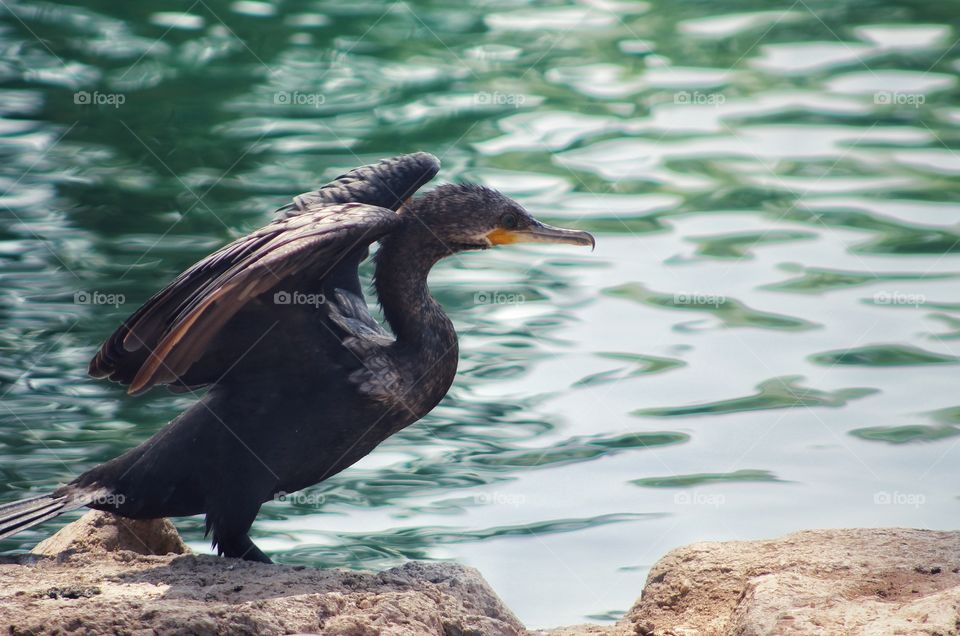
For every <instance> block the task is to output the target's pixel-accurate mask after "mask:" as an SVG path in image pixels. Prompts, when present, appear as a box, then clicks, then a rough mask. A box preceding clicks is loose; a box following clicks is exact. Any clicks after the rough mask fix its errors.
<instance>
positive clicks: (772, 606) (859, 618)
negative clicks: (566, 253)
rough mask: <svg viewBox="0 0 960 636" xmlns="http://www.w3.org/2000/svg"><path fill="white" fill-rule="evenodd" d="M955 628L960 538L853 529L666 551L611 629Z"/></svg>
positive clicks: (780, 635)
mask: <svg viewBox="0 0 960 636" xmlns="http://www.w3.org/2000/svg"><path fill="white" fill-rule="evenodd" d="M958 624H960V533H958V532H933V531H928V530H905V529H853V530H810V531H805V532H798V533H795V534H791V535H788V536H786V537H783V538H781V539H773V540H769V541H743V542H723V543H697V544H693V545H690V546H686V547H683V548H679V549H676V550H673V551H671V552H670V553H668V554H667V555H666V556H665V557H663V558H662V559H661V560H660V561H658V562H657V563H656V564H655V565H654V567H653V569H652V570H651V571H650V576H649V577H648V579H647V584H646V587H645V588H644V590H643V595H642V597H641V599H640V600H639V601H637V603H636V604H635V605H634V606H633V608H632V609H631V610H630V611H629V612H628V614H627V616H626V617H625V618H624V619H623V621H621V623H620V625H618V627H621V628H629V629H632V630H634V631H632V632H628V633H637V634H645V635H646V634H650V635H655V636H692V635H696V636H700V635H703V636H708V635H714V634H716V635H724V636H725V635H727V634H730V635H733V634H736V635H738V636H759V635H761V634H762V635H767V634H770V635H774V634H775V635H777V636H792V635H797V636H799V635H801V634H803V635H808V634H826V635H831V636H832V635H838V636H839V635H844V634H864V635H870V636H873V635H876V636H880V635H886V634H890V635H894V634H903V635H905V636H907V635H921V634H923V635H929V636H934V635H940V636H947V635H955V634H958Z"/></svg>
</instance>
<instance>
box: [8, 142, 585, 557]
mask: <svg viewBox="0 0 960 636" xmlns="http://www.w3.org/2000/svg"><path fill="white" fill-rule="evenodd" d="M438 170H439V163H438V162H437V160H436V158H435V157H433V156H432V155H429V154H427V153H415V154H411V155H404V156H400V157H395V158H393V159H387V160H384V161H381V162H380V163H378V164H374V165H370V166H363V167H360V168H357V169H355V170H352V171H350V172H348V173H346V174H345V175H343V176H341V177H339V178H338V179H336V180H335V181H333V182H331V183H330V184H328V185H326V186H324V187H323V188H321V189H319V190H317V191H315V192H310V193H306V194H302V195H300V196H298V197H296V198H295V199H294V200H293V201H292V202H291V203H290V204H288V205H286V206H284V207H282V208H280V210H279V211H278V218H277V220H276V221H274V222H272V223H270V224H268V225H266V226H264V227H263V228H260V229H259V230H256V231H254V232H252V233H251V234H249V235H247V236H245V237H243V238H241V239H238V240H236V241H234V242H233V243H230V244H229V245H227V246H225V247H223V248H222V249H220V250H218V251H217V252H215V253H213V254H211V255H210V256H208V257H207V258H205V259H203V260H202V261H200V262H199V263H197V264H196V265H194V266H192V267H191V268H189V269H188V270H186V271H185V272H184V273H183V274H181V275H180V276H178V277H177V278H176V279H175V280H174V281H173V282H172V283H171V284H170V285H168V286H167V287H166V288H164V289H163V290H162V291H160V292H159V293H157V294H156V295H154V296H153V297H152V298H150V299H149V300H148V301H147V302H146V303H145V304H144V305H143V306H142V307H141V308H140V309H138V310H137V311H136V312H134V314H133V315H131V316H130V317H129V318H128V319H127V320H126V321H124V323H123V324H122V325H121V326H120V327H119V328H118V329H117V331H116V332H114V334H113V335H111V336H110V337H109V338H108V339H107V341H106V342H105V343H104V344H103V345H102V346H101V348H100V350H99V351H98V352H97V354H96V356H95V357H94V359H93V360H92V362H91V363H90V374H91V375H93V376H94V377H100V378H102V377H106V378H110V379H111V380H114V381H116V382H120V383H122V384H124V385H127V386H128V390H129V392H130V393H134V394H135V393H140V392H142V391H146V390H148V389H149V388H151V387H153V386H155V385H159V384H165V385H168V386H170V387H171V388H173V389H175V390H182V391H195V390H197V389H199V388H201V387H207V389H208V390H207V391H206V392H205V393H204V394H203V395H202V396H201V397H200V398H199V399H198V401H197V402H196V403H195V404H194V405H193V406H192V407H190V408H189V409H188V410H186V411H185V412H184V413H182V414H181V415H180V416H179V417H177V418H176V419H174V420H173V421H172V422H170V423H169V424H168V425H166V426H165V427H163V428H162V429H161V430H160V431H158V432H157V433H156V434H155V435H154V436H153V437H151V438H150V439H149V440H147V441H146V442H144V443H143V444H141V445H140V446H138V447H136V448H134V449H132V450H130V451H128V452H127V453H125V454H123V455H121V456H120V457H117V458H116V459H113V460H111V461H109V462H106V463H104V464H101V465H100V466H97V467H95V468H93V469H91V470H89V471H87V472H86V473H84V474H82V475H80V476H79V477H78V478H77V479H75V480H74V481H72V482H71V483H69V484H67V485H66V486H63V487H61V488H59V489H57V490H55V491H54V492H53V493H52V494H50V495H48V496H41V497H35V498H32V499H29V500H25V501H21V502H14V503H12V504H7V505H5V506H0V538H2V537H3V536H7V535H10V534H13V533H15V532H18V531H20V530H22V529H24V528H27V527H30V526H32V525H35V524H36V523H39V522H41V521H43V520H46V519H48V518H50V517H52V516H56V515H57V514H60V513H62V512H64V511H66V510H71V509H75V508H78V507H82V506H89V507H91V508H96V509H100V510H108V511H110V512H114V513H116V514H119V515H122V516H126V517H130V518H137V519H143V518H156V517H168V516H185V515H195V514H200V513H204V514H206V520H207V530H208V532H209V533H211V534H212V539H213V543H214V545H215V547H216V548H217V550H218V553H220V554H224V555H226V556H231V557H242V558H246V559H253V560H261V561H268V560H269V559H268V558H267V557H266V555H264V554H263V553H262V552H261V551H260V550H259V549H258V548H257V547H256V546H255V545H254V544H253V543H252V542H251V541H250V539H249V538H248V536H247V533H248V531H249V529H250V526H251V524H252V523H253V520H254V518H255V517H256V515H257V513H258V511H259V509H260V506H261V505H262V504H263V503H264V502H265V501H269V500H270V499H271V498H273V497H275V496H276V495H277V494H278V493H289V492H294V491H297V490H300V489H301V488H304V487H307V486H310V485H313V484H316V483H318V482H320V481H323V480H324V479H326V478H328V477H330V476H331V475H334V474H336V473H337V472H339V471H341V470H343V469H344V468H346V467H348V466H350V465H351V464H353V463H355V462H356V461H358V460H359V459H360V458H362V457H363V456H365V455H366V454H368V453H369V452H370V451H372V450H373V449H374V448H375V447H376V446H377V445H378V444H379V443H380V442H382V441H383V440H384V439H386V438H387V437H389V436H390V435H392V434H394V433H396V432H397V431H399V430H401V429H403V428H404V427H406V426H408V425H410V424H411V423H413V422H415V421H416V420H418V419H420V418H421V417H423V416H424V415H425V414H426V413H428V412H429V411H430V410H431V409H433V407H434V406H436V404H437V403H438V402H439V401H440V400H441V399H442V398H443V396H444V395H445V394H446V392H447V390H448V389H449V387H450V385H451V383H452V382H453V379H454V376H455V374H456V369H457V360H458V346H457V336H456V333H455V331H454V329H453V325H452V323H451V322H450V320H449V318H447V316H446V314H444V312H443V310H442V308H441V307H440V305H439V304H438V303H437V302H436V301H435V300H434V299H433V297H432V296H431V295H430V292H429V290H428V288H427V274H428V273H429V271H430V269H431V268H432V267H433V265H434V264H435V263H436V262H437V261H439V260H440V259H441V258H443V257H445V256H449V255H451V254H454V253H456V252H459V251H463V250H468V249H483V248H487V247H490V246H492V245H498V244H504V243H514V242H520V241H541V242H563V243H572V244H579V245H592V244H593V238H592V237H591V236H590V235H589V234H587V233H585V232H578V231H574V230H563V229H559V228H552V227H549V226H546V225H543V224H542V223H539V222H538V221H536V220H535V219H534V218H533V217H531V216H530V215H529V214H528V213H527V212H526V211H525V210H524V209H523V208H522V207H521V206H519V205H518V204H517V203H515V202H514V201H512V200H510V199H509V198H507V197H505V196H503V195H502V194H499V193H498V192H495V191H493V190H490V189H487V188H483V187H480V186H475V185H469V184H467V185H454V184H449V185H443V186H440V187H438V188H436V189H435V190H433V191H432V192H430V193H428V194H426V195H424V196H422V197H420V198H417V199H411V198H410V197H411V196H412V195H413V193H414V192H415V191H416V190H417V189H418V188H420V187H421V186H422V185H423V184H425V183H426V182H427V181H429V180H430V179H432V178H433V177H434V176H435V175H436V174H437V172H438ZM378 241H379V242H380V244H381V247H380V249H379V251H378V252H377V255H376V267H375V283H374V284H375V288H376V292H377V296H378V298H379V300H380V302H381V304H382V306H383V312H384V317H385V318H386V321H387V323H388V324H389V326H390V328H391V331H392V333H389V332H387V331H386V330H385V329H384V328H383V327H382V326H381V325H380V324H379V323H378V322H377V321H376V320H375V319H374V318H373V317H372V316H371V315H370V313H369V311H368V309H367V304H366V301H365V300H364V296H363V293H362V290H361V287H360V279H359V275H358V267H359V265H360V263H361V262H362V261H363V260H364V259H365V258H366V257H367V255H368V249H369V247H370V245H371V244H372V243H374V242H378Z"/></svg>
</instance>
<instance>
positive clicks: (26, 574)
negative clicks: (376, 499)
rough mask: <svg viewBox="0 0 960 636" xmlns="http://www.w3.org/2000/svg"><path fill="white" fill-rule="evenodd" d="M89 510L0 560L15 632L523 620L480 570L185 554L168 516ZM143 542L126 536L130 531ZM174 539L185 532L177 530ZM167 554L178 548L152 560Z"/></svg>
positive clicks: (348, 634) (275, 630)
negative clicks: (327, 566) (350, 568)
mask: <svg viewBox="0 0 960 636" xmlns="http://www.w3.org/2000/svg"><path fill="white" fill-rule="evenodd" d="M140 523H141V524H143V525H139V524H137V525H134V524H131V522H129V521H128V520H125V519H124V520H115V519H114V518H113V517H112V516H110V515H106V514H105V513H99V512H91V513H88V514H87V515H86V516H84V518H83V519H81V520H80V521H79V522H77V523H75V524H71V525H70V526H67V527H66V528H64V529H63V530H61V532H60V533H58V535H56V536H54V537H52V538H51V539H48V540H47V541H45V542H43V544H41V546H38V548H41V547H42V552H43V553H44V554H45V555H53V554H56V555H57V556H39V555H29V556H26V557H20V558H7V559H5V560H4V561H3V562H2V563H0V630H2V631H5V632H7V633H10V634H55V633H56V634H63V633H70V634H105V633H141V634H152V633H163V634H168V633H169V634H292V633H322V634H337V635H342V636H374V635H380V634H383V635H385V636H407V635H417V636H420V635H425V634H436V635H442V636H450V635H463V636H482V635H486V634H491V635H495V636H500V635H503V636H512V635H515V634H519V633H522V631H523V626H522V625H521V624H520V622H519V621H518V620H517V618H516V617H515V616H514V615H513V614H512V613H511V612H510V610H508V609H507V608H506V607H505V606H504V605H503V603H502V602H501V601H500V599H499V598H498V597H497V596H496V594H495V593H494V592H493V591H492V590H491V589H490V587H489V586H488V585H487V583H486V582H485V581H484V580H483V578H482V577H481V576H480V574H479V573H478V572H477V571H476V570H473V569H472V568H466V567H463V566H460V565H456V564H452V563H423V562H411V563H407V564H405V565H403V566H402V567H398V568H394V569H392V570H387V571H385V572H380V573H378V574H369V573H360V572H347V571H339V570H317V569H313V568H304V567H293V566H282V565H266V564H260V563H248V562H243V561H235V560H224V559H219V558H216V557H211V556H198V555H190V554H180V553H178V551H179V552H183V551H184V547H183V544H182V542H180V541H179V538H177V541H173V540H172V537H171V536H170V530H172V528H173V526H172V525H170V524H169V522H167V521H155V522H140ZM136 530H139V533H138V532H134V534H136V537H131V536H128V533H129V532H131V531H136ZM173 532H174V536H176V535H175V531H173ZM160 551H167V552H172V553H170V554H163V555H150V554H148V553H149V552H160Z"/></svg>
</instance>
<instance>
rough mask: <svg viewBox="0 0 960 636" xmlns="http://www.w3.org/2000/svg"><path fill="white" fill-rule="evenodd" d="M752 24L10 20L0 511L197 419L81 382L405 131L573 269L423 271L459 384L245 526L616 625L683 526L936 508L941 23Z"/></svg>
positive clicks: (708, 527) (422, 9) (254, 16)
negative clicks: (186, 277) (571, 241)
mask: <svg viewBox="0 0 960 636" xmlns="http://www.w3.org/2000/svg"><path fill="white" fill-rule="evenodd" d="M759 4H760V3H746V2H737V1H734V0H730V1H726V2H724V1H716V0H714V1H711V2H699V3H679V4H678V3H669V2H663V1H660V0H655V1H652V2H629V1H621V0H586V1H583V2H580V3H559V2H557V3H550V4H545V3H537V4H532V3H519V2H506V1H498V0H493V1H488V2H483V3H478V4H474V5H470V6H467V5H464V4H462V3H455V2H450V1H449V0H436V1H432V2H418V3H405V2H396V3H392V2H379V1H372V0H359V1H358V2H351V3H343V2H332V1H330V2H324V1H319V2H311V1H306V0H288V1H286V2H278V3H275V4H271V3H266V2H259V1H251V0H239V1H237V2H232V3H231V2H221V1H213V0H198V1H197V2H193V3H191V2H189V1H188V2H174V3H161V2H129V3H116V2H107V1H105V0H101V1H91V2H85V3H83V4H69V5H67V4H50V3H43V2H29V3H28V2H15V1H13V0H6V1H5V2H3V3H2V7H0V9H2V11H0V15H2V18H0V46H2V48H3V55H2V56H0V115H2V119H0V192H2V194H0V215H2V218H3V223H2V225H0V259H2V263H3V264H2V269H0V277H2V287H0V350H2V356H0V395H2V400H0V453H2V460H0V497H2V499H3V500H10V499H13V498H16V497H18V496H24V495H27V494H29V493H34V492H42V491H45V490H48V489H50V488H52V487H54V486H55V485H56V484H58V483H61V482H64V481H67V480H69V479H70V478H71V477H72V476H73V475H75V474H77V473H78V472H79V471H81V470H83V469H86V468H89V467H91V466H93V465H94V464H96V463H99V462H101V461H104V460H106V459H109V458H111V457H113V456H115V455H116V454H118V453H119V452H121V451H122V450H124V449H126V448H128V447H130V446H132V445H134V444H135V443H137V442H139V441H141V440H143V439H145V438H147V437H148V436H149V435H150V434H151V433H152V432H153V431H155V430H156V429H157V428H158V427H159V426H160V425H162V424H163V423H164V422H166V421H167V420H169V419H170V418H172V417H173V416H174V415H175V414H176V413H178V412H179V411H180V410H181V409H183V408H184V407H185V406H186V405H187V404H189V403H190V401H191V398H189V397H183V396H174V395H171V394H168V393H165V392H164V391H160V390H158V391H153V392H151V393H149V394H148V395H146V396H143V397H140V398H129V397H125V396H124V395H123V392H122V391H121V389H120V388H118V387H116V386H112V385H109V384H107V383H104V382H97V381H94V380H91V379H89V378H87V377H86V376H85V369H86V364H87V361H88V359H89V358H90V356H91V355H92V353H93V351H94V349H95V347H96V346H97V345H98V344H99V341H100V340H101V339H102V338H104V337H105V336H106V335H107V334H108V333H110V332H111V331H112V330H113V328H114V327H115V326H116V324H117V323H118V322H119V321H120V320H122V319H123V318H124V317H125V316H126V315H127V314H128V313H129V312H130V311H132V310H133V309H134V308H136V306H137V305H138V304H139V303H140V302H142V301H143V300H145V299H146V298H147V297H148V296H149V295H150V294H151V293H152V292H153V291H155V290H157V289H158V288H159V287H161V286H162V285H163V284H164V283H165V282H166V281H168V280H169V279H171V278H172V277H173V276H174V275H175V274H177V273H178V272H180V271H181V270H182V269H183V268H184V267H186V266H188V265H189V264H191V263H192V262H194V261H195V260H197V259H198V258H200V257H202V256H204V255H205V254H207V253H208V252H209V251H211V250H213V249H215V248H216V247H218V246H219V245H221V244H223V243H225V242H227V241H228V240H230V239H231V238H233V237H236V236H238V235H240V234H242V233H244V232H246V231H248V230H250V229H252V228H254V227H257V226H258V225H260V224H263V223H264V222H266V221H267V220H268V219H269V218H270V213H271V211H272V210H273V209H274V208H276V207H278V206H280V205H282V204H283V203H284V202H285V201H286V200H288V198H289V197H290V196H291V195H294V194H297V193H299V192H302V191H305V190H308V189H313V188H315V187H317V186H318V185H320V184H321V183H322V182H324V181H325V180H326V179H328V178H330V177H333V176H335V175H336V174H338V173H339V172H340V171H342V170H343V169H346V168H349V167H352V166H355V165H358V164H360V163H365V162H368V161H371V160H375V159H377V158H380V157H383V156H388V155H393V154H398V153H402V152H410V151H414V150H427V151H430V152H433V153H435V154H437V155H438V156H440V157H441V159H442V161H443V165H444V170H443V172H442V175H441V176H442V178H444V179H447V180H454V179H471V180H475V181H479V182H482V183H485V184H488V185H491V186H495V187H497V188H500V189H501V190H503V191H504V192H506V193H508V194H510V195H512V196H514V197H515V198H517V199H518V200H519V201H521V202H522V203H523V204H524V205H526V206H527V207H528V208H529V209H530V210H532V211H533V212H535V213H537V214H538V215H540V216H542V217H544V218H546V219H547V220H551V221H553V222H556V223H562V224H566V225H569V226H576V227H581V228H584V229H588V230H590V231H593V232H595V233H596V234H597V237H598V247H597V250H596V252H594V253H592V254H590V253H587V252H584V251H582V250H577V249H573V248H559V247H558V248H523V247H520V248H510V249H498V250H492V251H489V252H485V253H481V254H469V255H465V256H463V257H460V258H456V259H453V260H451V261H449V262H446V263H444V264H443V265H441V266H440V267H438V268H437V270H436V271H435V273H434V274H433V276H432V287H433V289H434V291H435V293H436V295H437V297H438V298H439V299H440V300H441V301H442V302H443V304H444V306H445V307H446V308H447V309H448V311H449V312H450V313H451V315H452V316H453V318H454V320H455V322H456V324H457V327H458V329H459V332H460V337H461V351H462V360H461V364H460V373H459V376H458V379H457V382H456V384H455V385H454V387H453V389H452V390H451V392H450V394H449V396H448V397H447V399H446V400H445V401H444V402H443V404H442V405H441V406H440V407H438V408H437V409H436V410H435V411H434V412H433V413H431V414H430V416H429V417H427V418H426V419H425V420H424V421H422V422H421V423H419V424H417V425H415V426H413V427H411V428H410V429H408V430H407V431H405V432H403V433H402V434H400V435H398V436H396V437H395V438H393V439H391V440H389V441H388V442H387V443H385V444H384V445H383V446H382V447H381V448H380V449H379V450H378V451H377V452H375V453H374V454H372V455H371V456H369V457H368V458H367V459H365V460H364V461H362V462H361V463H360V464H358V465H357V466H355V467H354V468H352V469H350V470H348V471H346V472H344V473H342V474H340V475H338V476H336V477H335V478H333V479H330V480H329V481H328V482H326V483H324V484H322V485H320V486H317V487H315V488H312V489H310V490H308V491H306V492H304V493H301V494H300V495H297V496H296V497H291V498H290V499H291V500H288V501H278V502H273V503H270V504H268V505H266V506H265V508H264V510H263V512H262V514H261V516H260V519H259V520H258V522H257V523H256V524H255V526H254V539H255V540H257V541H258V543H259V544H260V545H261V546H262V547H263V548H264V549H265V550H267V551H269V552H271V553H273V554H274V555H276V560H277V561H280V562H283V563H303V564H310V565H316V566H323V567H333V566H337V567H350V568H385V567H389V566H392V565H396V564H398V563H400V562H402V561H403V560H405V559H454V560H457V561H459V562H462V563H466V564H469V565H473V566H476V567H478V568H479V569H480V570H481V571H482V572H483V574H484V575H485V576H486V577H487V579H488V580H490V581H491V583H492V584H493V586H494V587H495V588H496V589H497V590H498V591H499V592H500V593H501V595H502V596H503V597H504V598H505V599H506V601H507V602H508V604H509V605H510V606H512V607H513V608H514V609H515V610H516V611H517V613H518V614H519V615H520V617H521V618H522V619H524V620H525V621H526V622H527V623H528V624H530V625H534V626H538V625H550V624H561V623H572V622H579V621H584V620H588V619H589V620H612V619H615V618H616V617H617V616H619V614H620V613H621V612H623V611H624V610H626V609H627V608H628V607H629V605H630V604H631V602H632V601H633V600H634V598H635V597H636V596H637V595H638V594H639V592H640V589H641V587H642V585H643V581H644V578H645V576H646V573H647V571H648V569H649V567H650V565H651V564H652V563H653V562H654V561H655V560H656V559H657V558H659V557H660V556H662V555H663V553H664V552H665V551H666V550H668V549H670V548H672V547H675V546H678V545H681V544H685V543H688V542H691V541H695V540H707V539H711V540H713V539H746V538H756V537H770V536H775V535H779V534H782V533H785V532H789V531H793V530H797V529H801V528H810V527H829V526H913V527H932V528H952V527H956V519H957V512H958V503H960V502H958V496H960V487H958V485H957V484H958V479H957V477H958V470H957V462H958V460H960V449H958V448H957V444H958V442H960V397H958V392H957V380H958V378H960V375H958V366H957V365H958V362H960V261H958V258H957V256H958V253H960V249H958V246H960V206H958V205H957V200H958V192H957V183H958V182H957V177H958V176H960V107H958V106H957V96H958V87H957V71H958V69H960V46H958V42H957V38H958V37H960V32H958V24H957V18H958V16H960V7H958V5H957V4H956V3H954V2H947V3H920V2H871V3H858V2H849V1H848V2H843V1H841V2H835V1H831V2H825V1H824V2H805V1H804V0H800V1H799V2H795V3H791V2H783V3H776V2H774V3H763V10H761V11H758V10H756V9H757V6H758V5H759ZM179 525H180V527H181V529H183V530H184V532H185V533H186V535H187V536H188V538H189V539H190V541H191V545H193V546H194V547H195V548H196V549H199V550H205V549H206V546H205V542H204V541H203V539H202V521H201V520H200V519H197V518H194V519H186V520H182V521H181V522H179ZM55 526H56V524H55V523H50V524H46V525H45V526H43V527H42V528H39V529H35V531H31V532H28V533H24V534H23V535H21V536H18V537H15V538H13V539H10V540H7V541H5V542H4V543H3V544H2V547H3V548H4V549H9V550H16V549H24V548H29V547H30V546H31V545H32V544H33V543H34V542H36V541H37V540H39V539H40V538H42V537H44V536H46V535H47V534H48V533H50V532H51V530H52V528H53V527H55Z"/></svg>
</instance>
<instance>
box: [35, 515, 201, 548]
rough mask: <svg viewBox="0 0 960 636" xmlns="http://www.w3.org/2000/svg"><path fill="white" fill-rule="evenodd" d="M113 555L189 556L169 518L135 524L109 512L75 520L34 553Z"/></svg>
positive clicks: (43, 542) (135, 521)
mask: <svg viewBox="0 0 960 636" xmlns="http://www.w3.org/2000/svg"><path fill="white" fill-rule="evenodd" d="M71 550H72V551H75V552H116V551H118V550H128V551H130V552H136V553H137V554H188V553H189V552H190V548H188V547H187V546H186V544H184V542H183V540H182V539H181V538H180V534H179V533H178V532H177V528H176V527H175V526H174V525H173V524H172V523H171V522H170V520H169V519H150V520H148V521H137V520H134V519H124V518H123V517H117V516H115V515H112V514H110V513H108V512H99V511H97V510H93V511H90V512H88V513H87V514H85V515H84V516H83V517H81V518H80V519H79V520H78V521H76V522H74V523H71V524H70V525H67V526H64V527H63V528H61V530H60V532H58V533H56V534H55V535H53V536H52V537H50V538H49V539H46V540H44V541H41V542H40V543H38V544H37V547H35V548H34V549H33V554H36V555H41V556H57V555H58V554H61V553H63V552H67V551H71Z"/></svg>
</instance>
